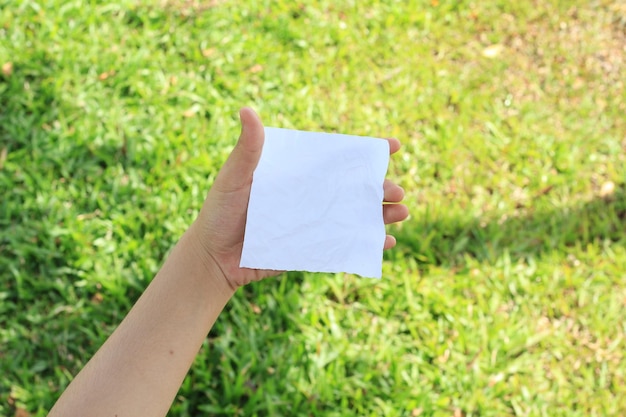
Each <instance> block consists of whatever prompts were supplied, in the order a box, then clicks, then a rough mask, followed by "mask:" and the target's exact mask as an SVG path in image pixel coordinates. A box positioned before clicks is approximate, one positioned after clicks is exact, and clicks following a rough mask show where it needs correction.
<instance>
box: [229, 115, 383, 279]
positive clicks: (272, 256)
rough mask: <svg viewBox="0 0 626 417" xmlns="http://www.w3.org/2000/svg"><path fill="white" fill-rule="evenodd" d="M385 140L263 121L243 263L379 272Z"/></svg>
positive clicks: (376, 274) (259, 266)
mask: <svg viewBox="0 0 626 417" xmlns="http://www.w3.org/2000/svg"><path fill="white" fill-rule="evenodd" d="M388 164H389V143H388V141H387V140H384V139H377V138H368V137H360V136H350V135H340V134H331V133H315V132H303V131H298V130H289V129H277V128H269V127H268V128H265V144H264V146H263V152H262V154H261V159H260V161H259V165H258V167H257V169H256V170H255V171H254V175H253V180H252V190H251V192H250V202H249V205H248V217H247V222H246V230H245V237H244V243H243V252H242V255H241V263H240V266H241V267H246V268H256V269H274V270H283V271H310V272H348V273H355V274H359V275H361V276H365V277H373V278H380V276H381V274H382V258H383V245H384V243H385V224H384V221H383V211H382V201H383V181H384V180H385V174H386V172H387V166H388Z"/></svg>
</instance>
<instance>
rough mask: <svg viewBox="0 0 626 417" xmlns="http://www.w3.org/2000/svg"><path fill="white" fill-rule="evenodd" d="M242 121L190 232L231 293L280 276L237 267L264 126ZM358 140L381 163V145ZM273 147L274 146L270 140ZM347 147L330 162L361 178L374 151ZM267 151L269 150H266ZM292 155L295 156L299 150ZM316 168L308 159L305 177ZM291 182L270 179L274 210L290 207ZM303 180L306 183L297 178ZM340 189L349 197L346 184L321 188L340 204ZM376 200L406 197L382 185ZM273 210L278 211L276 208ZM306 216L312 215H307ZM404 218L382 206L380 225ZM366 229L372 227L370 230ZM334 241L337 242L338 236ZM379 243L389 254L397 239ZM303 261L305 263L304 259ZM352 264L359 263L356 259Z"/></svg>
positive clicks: (393, 144) (246, 115)
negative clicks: (366, 144)
mask: <svg viewBox="0 0 626 417" xmlns="http://www.w3.org/2000/svg"><path fill="white" fill-rule="evenodd" d="M240 117H241V122H242V133H241V136H240V138H239V141H238V143H237V145H236V147H235V149H233V152H232V154H231V155H230V157H229V158H228V160H227V161H226V163H225V164H224V166H223V167H222V170H221V171H220V173H219V175H218V177H217V178H216V180H215V183H214V184H213V187H212V188H211V191H210V192H209V194H208V196H207V199H206V201H205V204H204V206H203V208H202V210H201V213H200V216H199V217H198V220H197V221H196V222H195V223H194V226H193V228H194V229H195V230H196V233H195V236H196V238H197V240H198V242H199V244H200V245H201V246H202V248H203V251H204V253H206V255H207V259H206V262H207V263H208V264H215V266H217V267H218V268H219V270H220V271H221V273H222V274H223V276H224V278H225V279H226V280H227V281H228V283H229V284H230V285H231V286H232V287H233V288H237V287H239V286H241V285H245V284H247V283H249V282H251V281H257V280H260V279H262V278H265V277H268V276H272V275H277V274H278V271H276V270H272V269H249V268H245V267H243V268H242V267H240V263H241V255H242V250H243V248H244V231H245V228H246V220H247V215H248V202H249V199H250V190H251V187H252V184H253V180H252V177H253V173H254V171H255V169H256V168H257V165H258V164H259V160H260V158H261V154H262V151H263V149H264V142H265V132H264V128H263V125H262V123H261V121H260V119H259V118H258V116H257V115H256V114H255V113H254V111H252V110H251V109H248V108H244V109H242V110H241V113H240ZM278 130H281V129H277V131H278ZM271 133H272V134H274V133H276V131H274V132H271ZM350 138H351V139H352V140H354V139H355V138H354V137H350ZM288 139H289V138H288V137H284V138H283V143H285V142H284V140H288ZM356 139H357V140H364V141H377V143H376V145H374V147H376V148H378V150H379V151H378V152H376V151H374V152H373V153H375V154H376V157H375V159H376V158H380V144H379V142H378V141H381V140H379V139H372V138H356ZM381 142H382V141H381ZM387 144H388V145H387ZM272 145H276V144H275V143H274V141H273V140H272ZM319 146H320V149H321V148H322V147H324V145H322V143H320V144H319ZM346 146H347V147H345V148H344V151H345V152H344V154H341V153H340V154H335V155H334V156H335V157H336V158H340V159H341V158H344V162H346V163H347V164H348V165H351V166H352V168H353V169H354V170H356V171H357V172H358V171H359V170H361V174H363V172H362V170H363V169H366V170H367V169H369V168H366V167H368V166H369V162H367V161H366V163H363V158H360V156H363V155H367V154H368V152H370V154H372V151H371V150H370V151H363V150H362V149H361V150H359V149H360V147H359V146H358V144H357V145H356V147H354V146H355V145H354V144H352V145H346ZM385 148H388V151H389V153H391V154H393V153H395V152H397V151H398V150H399V149H400V142H399V141H398V140H397V139H388V140H387V143H386V144H385ZM268 149H270V148H269V147H268ZM272 149H273V151H278V153H282V154H283V157H286V158H287V159H289V157H288V155H287V154H285V152H288V151H289V150H285V149H283V148H281V147H280V145H279V146H278V147H276V146H272ZM309 149H311V148H309ZM292 150H293V151H296V150H297V149H292ZM355 150H356V153H357V154H360V153H362V152H365V154H363V155H354V152H355ZM331 154H332V153H331ZM305 156H306V155H305ZM370 156H371V155H370ZM364 158H365V160H367V158H368V157H367V156H365V157H364ZM305 159H307V158H305ZM359 161H361V162H359ZM335 162H336V161H332V160H330V161H329V162H328V163H329V164H328V165H326V166H319V174H320V179H322V178H324V174H325V173H324V172H322V171H323V170H330V169H332V168H333V163H335ZM370 162H371V161H370ZM315 163H316V161H315V158H313V156H312V157H311V158H308V162H307V165H308V168H310V170H309V171H308V172H309V173H311V172H315ZM374 164H375V163H374ZM384 164H385V167H384V168H385V171H386V162H384ZM378 165H379V167H378V169H379V170H380V161H378ZM294 167H295V166H294ZM283 173H284V171H283ZM361 174H359V175H357V176H356V177H355V178H357V179H358V178H362V177H363V175H361ZM369 174H372V173H365V174H364V175H365V176H367V175H369ZM346 175H348V171H346ZM372 175H373V174H372ZM383 175H384V171H383ZM326 178H327V177H326ZM289 180H293V178H289V177H285V176H284V175H282V176H281V175H278V176H275V177H273V179H272V181H274V183H270V184H269V186H270V187H271V186H272V185H274V186H275V188H276V190H277V191H278V192H277V193H276V194H275V195H274V200H275V204H278V202H279V200H281V199H283V203H284V202H285V201H289V198H288V196H287V195H285V194H286V193H289V189H285V188H284V186H283V185H284V182H288V181H289ZM301 180H302V181H306V178H301ZM375 180H376V179H375V178H371V181H365V182H363V181H357V182H360V183H361V188H363V186H365V187H364V188H367V185H368V184H370V183H372V182H373V181H375ZM340 184H342V185H343V186H346V187H347V188H346V189H345V190H346V191H350V185H349V184H348V182H346V181H343V182H342V183H338V182H333V181H328V180H325V183H324V186H325V187H329V189H328V191H329V192H330V193H332V195H333V197H334V198H336V199H340V198H342V196H341V191H340V190H337V189H336V188H334V187H335V185H340ZM318 191H319V190H318ZM361 191H363V193H368V191H367V190H364V189H362V190H361ZM370 191H371V192H374V193H375V192H376V191H375V190H370ZM370 194H371V193H370ZM380 197H382V199H383V200H384V201H385V202H388V203H399V202H400V201H401V200H402V198H403V197H404V191H403V190H402V188H400V187H399V186H397V185H396V184H394V183H393V182H391V181H388V180H385V181H384V182H383V184H382V192H381V193H380ZM266 200H267V199H266ZM359 200H361V198H359ZM266 202H268V201H266ZM353 202H354V201H353ZM269 203H272V201H269ZM346 203H347V206H344V207H343V210H345V209H352V210H353V211H358V209H359V208H358V207H357V206H354V205H351V202H350V201H346ZM381 203H382V201H381ZM276 208H277V209H278V206H276ZM301 208H302V209H304V208H305V206H301ZM327 208H328V209H329V210H331V212H332V213H333V214H334V215H336V216H335V218H338V216H339V217H342V218H343V219H344V220H345V219H346V218H347V219H350V218H351V217H354V216H355V213H354V212H353V213H345V212H344V213H342V207H335V206H333V207H330V206H328V207H327ZM370 211H371V210H370ZM305 214H306V213H305ZM308 214H311V213H310V212H309V213H308ZM407 216H408V210H407V208H406V206H404V205H402V204H385V205H383V207H382V217H383V221H384V224H390V223H394V222H397V221H401V220H404V219H405V218H406V217H407ZM323 218H324V216H323V215H322V216H319V218H318V219H317V220H316V221H317V223H316V222H311V223H310V224H312V225H314V227H317V228H320V227H321V226H323V225H324V223H323V221H321V220H320V219H323ZM279 220H280V219H279ZM283 220H284V219H283ZM268 221H269V219H268ZM364 226H366V227H370V226H371V225H364ZM275 227H276V228H279V227H280V224H276V226H275ZM337 227H338V228H341V225H337ZM350 227H353V226H350ZM375 227H376V226H374V228H375ZM265 230H266V231H267V230H271V229H268V228H266V229H265ZM300 230H302V229H300ZM320 230H321V229H320ZM353 230H354V229H353ZM296 232H297V231H296ZM318 237H319V234H318ZM337 237H338V238H340V236H337ZM295 238H296V240H298V239H299V237H298V236H296V237H295ZM300 241H301V239H300ZM382 242H383V244H382V247H384V248H385V249H389V248H391V247H393V246H394V245H395V239H394V238H393V237H392V236H384V232H383V238H382ZM274 243H275V242H272V241H271V240H267V242H266V245H267V246H268V247H270V248H271V245H272V244H274ZM283 243H284V242H283ZM335 243H336V244H337V245H339V246H341V245H342V244H345V242H341V241H337V242H335ZM322 245H323V242H322ZM370 246H372V245H371V244H370ZM311 250H313V249H311ZM277 253H278V255H276V252H275V255H276V256H280V251H279V252H277ZM344 253H345V251H344ZM291 255H293V253H291V254H290V253H285V254H284V259H288V258H290V256H291ZM300 255H301V256H300V257H301V258H302V257H303V256H302V255H307V253H302V254H300ZM308 255H310V257H311V258H314V257H315V256H316V253H313V252H310V253H309V254H308ZM304 257H305V258H306V256H304ZM355 259H357V260H358V256H357V258H355ZM274 260H276V257H274ZM242 266H245V265H242ZM271 268H279V269H283V268H281V267H277V266H274V265H272V266H271ZM298 269H306V268H298ZM311 269H315V268H311ZM329 270H330V268H329ZM370 270H371V268H370ZM352 272H355V271H352ZM370 275H371V274H370Z"/></svg>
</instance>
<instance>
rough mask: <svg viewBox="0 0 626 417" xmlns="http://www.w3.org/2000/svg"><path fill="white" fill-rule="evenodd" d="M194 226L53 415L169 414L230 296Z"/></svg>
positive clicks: (80, 374) (69, 389) (66, 392)
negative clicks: (201, 246)
mask: <svg viewBox="0 0 626 417" xmlns="http://www.w3.org/2000/svg"><path fill="white" fill-rule="evenodd" d="M191 233H192V232H191V231H188V233H186V234H185V235H184V236H183V238H182V239H181V240H180V242H178V244H177V245H176V247H175V248H174V250H173V251H172V253H171V255H170V257H169V258H168V259H167V261H166V262H165V264H164V265H163V267H162V269H161V270H160V271H159V273H158V274H157V275H156V277H155V278H154V280H153V281H152V283H151V284H150V285H149V286H148V288H147V289H146V291H145V292H144V293H143V295H142V296H141V298H140V299H139V300H138V301H137V303H136V304H135V306H134V307H133V308H132V310H131V311H130V313H129V314H128V315H127V316H126V318H125V319H124V321H123V322H122V323H121V324H120V326H119V327H118V328H117V329H116V330H115V332H114V333H113V334H112V335H111V337H110V338H109V339H108V340H107V341H106V342H105V344H104V345H103V346H102V347H101V348H100V350H99V351H98V352H97V353H96V355H95V356H94V357H93V358H92V359H91V360H90V361H89V363H88V364H87V365H86V366H85V368H84V369H83V370H82V371H81V372H80V373H79V374H78V375H77V376H76V378H75V379H74V381H73V382H72V383H71V384H70V386H69V387H68V388H67V390H66V391H65V392H64V393H63V395H62V396H61V398H60V399H59V401H58V402H57V404H56V405H55V406H54V408H53V409H52V411H51V413H50V416H57V415H59V416H61V415H62V416H73V415H76V416H78V415H93V416H99V415H102V416H115V415H118V416H120V417H121V416H135V415H136V416H164V415H166V413H167V411H168V409H169V407H170V405H171V403H172V401H173V399H174V397H175V395H176V393H177V392H178V389H179V387H180V384H181V383H182V381H183V379H184V377H185V375H186V373H187V371H188V370H189V367H190V366H191V363H192V362H193V359H194V357H195V356H196V354H197V352H198V350H199V348H200V346H201V344H202V341H203V340H204V338H205V337H206V335H207V333H208V332H209V330H210V329H211V327H212V326H213V324H214V323H215V321H216V319H217V317H218V315H219V314H220V312H221V311H222V309H223V308H224V306H225V305H226V303H227V302H228V300H229V299H230V297H231V296H232V295H233V290H232V289H231V288H230V286H229V285H228V284H227V282H226V281H225V280H224V277H223V276H221V271H220V270H219V268H217V266H215V267H213V266H212V265H211V264H210V262H209V261H208V260H207V259H205V258H203V254H202V253H201V251H200V249H199V248H198V247H197V245H195V244H194V241H193V236H192V234H191Z"/></svg>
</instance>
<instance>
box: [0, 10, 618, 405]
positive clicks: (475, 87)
mask: <svg viewBox="0 0 626 417" xmlns="http://www.w3.org/2000/svg"><path fill="white" fill-rule="evenodd" d="M625 31H626V9H625V8H624V6H623V4H622V2H620V1H618V0H604V1H582V0H574V1H568V2H565V1H557V0H552V1H547V2H539V1H532V2H531V1H528V2H513V1H511V2H509V1H505V0H494V1H487V2H470V1H452V0H438V1H437V0H433V1H391V0H388V1H383V2H377V1H373V0H367V1H345V2H337V1H319V2H311V1H306V2H304V1H303V2H291V1H273V2H270V1H264V2H252V1H247V2H238V1H232V0H223V1H221V0H217V1H195V2H192V1H184V0H170V1H163V2H142V1H126V2H99V1H91V2H78V1H53V0H51V1H47V2H39V3H37V2H34V1H25V0H19V1H7V0H4V1H3V0H0V65H3V67H2V72H0V415H6V416H13V415H20V416H24V415H28V414H30V415H45V412H46V410H47V409H49V408H50V407H51V406H52V404H53V403H54V401H55V399H56V398H57V397H58V396H59V395H60V392H61V391H62V390H63V388H64V387H65V386H66V385H67V384H68V382H69V381H70V379H71V377H72V375H74V374H76V372H77V371H78V370H79V369H80V368H81V366H82V365H83V364H85V362H86V361H87V360H88V359H89V357H90V356H91V355H92V354H93V353H94V352H95V351H96V349H97V348H98V347H99V346H100V344H101V343H102V342H103V341H104V340H105V339H106V337H107V336H108V335H109V334H110V333H111V332H112V330H113V329H114V328H115V326H116V325H117V323H119V321H120V320H121V318H122V317H123V316H124V315H125V313H126V312H127V311H128V309H129V308H130V306H131V305H132V303H133V302H134V300H136V298H137V297H138V295H139V294H140V293H141V291H142V289H143V288H145V286H146V285H147V284H148V282H149V281H150V279H151V278H152V277H153V275H154V273H155V272H156V271H157V270H158V268H159V265H160V263H161V261H162V260H163V258H164V257H165V256H166V254H167V252H168V250H169V249H170V248H171V247H172V245H173V244H174V242H175V241H176V240H177V238H178V237H179V236H180V235H181V233H182V232H183V230H184V229H185V227H186V225H188V224H189V223H190V222H191V221H192V219H193V218H194V215H195V214H196V213H197V211H198V210H199V207H200V205H201V203H202V200H203V197H204V195H205V193H206V191H207V190H208V188H209V187H210V185H211V183H212V180H213V178H214V176H215V174H216V173H217V171H218V169H219V167H220V166H221V164H222V163H223V161H224V160H225V158H226V156H227V155H228V153H229V151H230V149H231V148H232V146H233V145H234V142H235V139H236V137H237V135H238V122H237V117H236V116H237V110H238V108H239V107H241V106H243V105H251V106H253V107H254V108H256V109H257V110H258V111H259V113H260V114H261V116H262V118H263V120H264V122H265V123H266V125H269V126H277V127H288V128H298V129H309V130H324V131H336V132H342V133H350V134H361V135H368V136H395V137H398V138H400V139H401V140H402V141H403V143H404V148H403V152H402V153H401V154H399V155H397V156H394V158H393V161H392V164H391V167H390V177H391V178H393V179H395V180H396V181H398V182H399V183H400V184H401V185H402V186H403V187H404V188H405V190H406V191H407V197H406V202H407V204H408V205H409V207H410V209H411V213H412V216H411V218H410V220H409V221H407V222H406V223H404V224H402V225H401V226H394V227H391V228H390V230H391V231H392V233H395V234H396V235H397V237H398V246H397V248H396V249H395V250H393V251H391V252H388V253H387V254H386V255H385V264H384V274H383V275H384V276H383V279H382V280H380V281H376V280H367V279H360V278H358V277H354V276H350V275H341V274H338V275H323V274H308V273H289V274H286V275H284V276H282V277H280V278H278V279H275V280H268V281H265V282H261V283H256V284H254V285H250V286H249V287H247V288H244V289H242V290H240V291H239V292H238V294H237V296H236V297H235V298H234V299H233V300H232V302H231V303H230V304H229V306H228V307H227V310H226V311H225V313H224V314H223V316H222V317H221V318H220V320H219V322H218V324H217V326H216V327H215V328H214V330H213V331H212V332H211V334H210V335H209V337H208V338H207V340H206V343H205V344H204V346H203V348H202V350H201V352H200V354H199V356H198V358H197V360H196V362H195V364H194V366H193V368H192V370H191V371H190V373H189V375H188V377H187V378H186V380H185V382H184V384H183V387H182V389H181V391H180V393H179V396H178V397H177V399H176V401H175V403H174V405H173V408H172V412H171V415H180V416H186V415H203V414H213V415H223V416H226V415H241V416H243V415H245V416H254V415H258V416H265V415H293V416H295V415H302V416H318V415H320V416H321V415H324V416H349V415H359V416H382V415H384V416H412V417H415V416H455V417H458V416H465V417H470V416H609V415H612V416H619V415H625V414H626V388H625V387H626V380H625V378H626V376H625V374H626V358H625V355H626V340H625V337H626V324H625V323H626V233H625V232H626V118H625V117H624V114H626V86H625V83H626V78H625V77H624V74H626V51H625V50H624V45H626V34H625ZM8 63H10V65H9V64H8ZM25 413H26V414H25Z"/></svg>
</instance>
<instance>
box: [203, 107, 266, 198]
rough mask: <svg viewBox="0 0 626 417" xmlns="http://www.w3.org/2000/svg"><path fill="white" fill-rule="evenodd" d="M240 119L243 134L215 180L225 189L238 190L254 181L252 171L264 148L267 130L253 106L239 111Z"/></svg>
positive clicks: (216, 184) (217, 184) (216, 183)
mask: <svg viewBox="0 0 626 417" xmlns="http://www.w3.org/2000/svg"><path fill="white" fill-rule="evenodd" d="M239 119H240V120H241V135H239V140H238V141H237V145H235V148H234V149H233V151H232V152H231V154H230V156H229V157H228V159H227V160H226V162H225V163H224V166H223V167H222V169H221V171H220V173H219V175H218V177H217V178H216V180H215V186H218V187H219V188H220V189H222V190H223V191H232V190H236V189H239V188H241V187H243V186H245V185H249V184H250V183H251V182H252V173H253V172H254V170H255V169H256V167H257V165H258V163H259V159H260V158H261V151H262V150H263V142H264V140H265V131H264V129H263V123H262V122H261V119H260V118H259V116H258V115H257V114H256V113H255V112H254V110H252V109H251V108H249V107H244V108H242V109H241V110H240V111H239Z"/></svg>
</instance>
